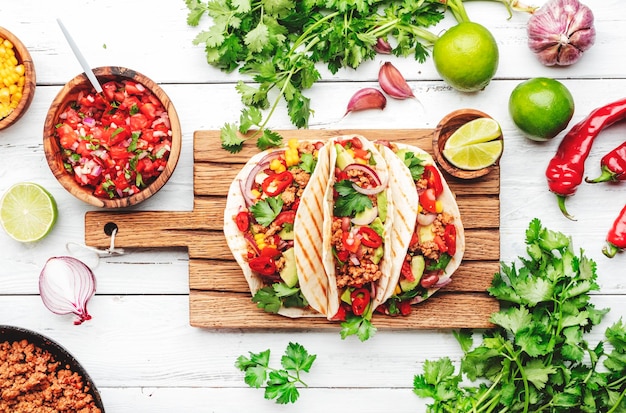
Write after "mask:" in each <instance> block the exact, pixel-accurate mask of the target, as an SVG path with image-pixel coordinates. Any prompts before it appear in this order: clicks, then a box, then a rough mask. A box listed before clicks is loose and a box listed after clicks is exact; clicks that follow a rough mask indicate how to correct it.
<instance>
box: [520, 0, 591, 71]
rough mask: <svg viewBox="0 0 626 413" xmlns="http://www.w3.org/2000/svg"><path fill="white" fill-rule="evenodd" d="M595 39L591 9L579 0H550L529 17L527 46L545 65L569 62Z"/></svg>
mask: <svg viewBox="0 0 626 413" xmlns="http://www.w3.org/2000/svg"><path fill="white" fill-rule="evenodd" d="M595 40H596V29H595V28H594V26H593V12H592V11H591V9H590V8H589V7H587V6H585V5H584V4H581V3H580V2H579V1H578V0H550V1H548V2H547V3H546V4H545V5H544V6H543V7H541V8H540V9H539V10H537V11H536V12H535V13H534V14H533V15H531V17H530V19H529V20H528V47H530V50H532V51H533V52H534V53H535V54H536V55H537V57H538V59H539V61H540V62H541V63H543V64H544V65H546V66H554V65H558V66H569V65H571V64H573V63H576V62H577V61H578V59H580V58H581V56H582V55H583V52H585V51H586V50H588V49H589V48H590V47H591V46H593V43H594V42H595Z"/></svg>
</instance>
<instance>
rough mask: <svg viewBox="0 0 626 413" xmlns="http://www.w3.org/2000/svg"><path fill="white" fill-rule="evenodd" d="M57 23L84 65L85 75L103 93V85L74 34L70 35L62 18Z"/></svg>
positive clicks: (75, 54)
mask: <svg viewBox="0 0 626 413" xmlns="http://www.w3.org/2000/svg"><path fill="white" fill-rule="evenodd" d="M57 23H59V27H60V28H61V31H62V32H63V35H64V36H65V38H66V39H67V42H68V43H69V45H70V47H71V48H72V52H74V56H76V59H78V62H79V63H80V65H81V66H82V68H83V70H84V71H85V75H87V79H89V81H90V82H91V84H92V85H93V87H94V88H95V89H96V92H98V93H102V85H100V82H98V79H97V78H96V75H95V74H94V73H93V70H91V67H90V66H89V64H88V63H87V60H85V57H84V56H83V54H82V53H81V52H80V49H79V48H78V46H77V45H76V42H74V39H73V38H72V36H70V33H69V32H68V31H67V29H66V28H65V25H64V24H63V22H62V21H61V19H57Z"/></svg>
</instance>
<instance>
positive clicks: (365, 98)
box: [344, 87, 387, 116]
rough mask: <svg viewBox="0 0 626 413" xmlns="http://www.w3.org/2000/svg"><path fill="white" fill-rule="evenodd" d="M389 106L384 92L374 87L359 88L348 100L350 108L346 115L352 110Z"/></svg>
mask: <svg viewBox="0 0 626 413" xmlns="http://www.w3.org/2000/svg"><path fill="white" fill-rule="evenodd" d="M385 106H387V98H386V97H385V95H383V93H382V92H381V91H380V90H378V89H375V88H373V87H367V88H364V89H361V90H358V91H357V92H356V93H355V94H354V95H352V97H351V98H350V101H349V102H348V108H347V110H346V113H345V115H344V116H346V115H347V114H348V113H350V112H356V111H359V110H367V109H381V110H382V109H384V108H385Z"/></svg>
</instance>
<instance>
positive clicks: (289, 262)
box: [280, 248, 298, 288]
mask: <svg viewBox="0 0 626 413" xmlns="http://www.w3.org/2000/svg"><path fill="white" fill-rule="evenodd" d="M283 257H285V265H284V266H283V268H282V269H281V270H280V278H282V279H283V281H284V282H285V284H286V285H287V287H289V288H291V287H294V286H295V285H296V284H298V272H297V271H296V255H295V254H294V251H293V248H289V249H287V250H285V252H283Z"/></svg>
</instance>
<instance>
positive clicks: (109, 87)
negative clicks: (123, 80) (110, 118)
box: [102, 81, 118, 102]
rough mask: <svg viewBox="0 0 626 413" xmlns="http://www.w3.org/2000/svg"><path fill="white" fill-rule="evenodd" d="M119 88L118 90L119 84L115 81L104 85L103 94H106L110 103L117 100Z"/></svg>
mask: <svg viewBox="0 0 626 413" xmlns="http://www.w3.org/2000/svg"><path fill="white" fill-rule="evenodd" d="M117 88H118V86H117V83H115V82H113V81H111V82H106V83H105V84H103V85H102V92H103V93H104V96H105V97H106V99H107V100H108V101H109V102H110V101H112V100H113V99H114V98H115V92H116V91H117Z"/></svg>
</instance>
